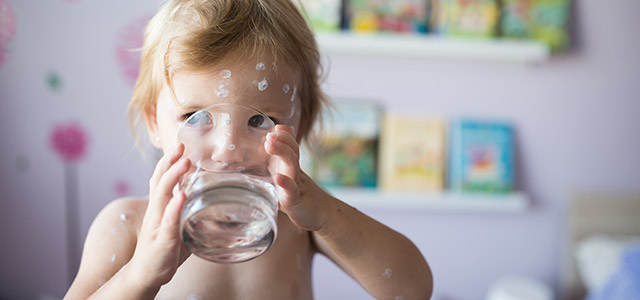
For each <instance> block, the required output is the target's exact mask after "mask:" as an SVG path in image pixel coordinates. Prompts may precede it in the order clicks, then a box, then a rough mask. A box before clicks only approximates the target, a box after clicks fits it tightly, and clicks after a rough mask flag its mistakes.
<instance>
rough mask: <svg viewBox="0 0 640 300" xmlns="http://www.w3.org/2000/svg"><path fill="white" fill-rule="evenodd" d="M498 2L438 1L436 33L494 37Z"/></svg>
mask: <svg viewBox="0 0 640 300" xmlns="http://www.w3.org/2000/svg"><path fill="white" fill-rule="evenodd" d="M499 12H500V9H499V5H498V1H497V0H436V1H435V2H434V13H435V14H436V17H435V19H434V22H435V23H436V26H435V27H436V31H437V32H439V33H441V34H444V35H451V36H464V37H492V36H495V35H496V33H497V28H498V19H499V18H498V16H499Z"/></svg>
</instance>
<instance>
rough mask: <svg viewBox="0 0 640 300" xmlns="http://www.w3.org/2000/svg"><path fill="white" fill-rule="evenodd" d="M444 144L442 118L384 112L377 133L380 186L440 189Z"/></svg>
mask: <svg viewBox="0 0 640 300" xmlns="http://www.w3.org/2000/svg"><path fill="white" fill-rule="evenodd" d="M445 144H446V143H445V123H444V121H442V120H441V119H438V118H431V117H425V116H415V115H413V116H411V115H401V114H390V115H387V116H386V117H385V118H384V121H383V125H382V133H381V136H380V160H379V161H380V163H379V164H380V172H379V176H378V178H379V179H380V187H381V188H383V189H385V190H400V191H406V190H418V191H430V192H440V191H442V190H443V188H444V169H445V158H444V157H445V151H446V150H445V146H446V145H445Z"/></svg>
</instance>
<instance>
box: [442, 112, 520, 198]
mask: <svg viewBox="0 0 640 300" xmlns="http://www.w3.org/2000/svg"><path fill="white" fill-rule="evenodd" d="M513 136H514V134H513V128H512V126H511V125H510V124H509V123H506V122H494V121H475V120H459V121H455V122H453V124H452V125H451V138H450V144H451V145H450V149H451V150H450V151H451V152H450V169H449V186H450V189H451V190H452V191H463V192H489V193H503V192H509V191H512V190H513V188H514V137H513Z"/></svg>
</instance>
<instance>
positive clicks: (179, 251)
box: [129, 144, 190, 288]
mask: <svg viewBox="0 0 640 300" xmlns="http://www.w3.org/2000/svg"><path fill="white" fill-rule="evenodd" d="M183 152H184V145H182V144H179V145H177V146H175V147H174V148H172V149H171V150H169V151H167V153H165V155H164V156H163V157H162V158H161V159H160V160H159V161H158V164H157V165H156V168H155V170H154V172H153V175H152V176H151V179H150V180H149V203H148V206H147V210H146V212H145V215H144V219H143V221H142V227H141V229H140V233H139V235H138V242H137V245H136V250H135V253H134V255H133V258H132V259H131V261H130V263H129V264H130V266H129V267H130V268H133V269H132V271H134V272H136V274H138V276H140V277H139V278H140V280H141V284H144V285H145V286H146V287H147V288H159V287H160V286H161V285H163V284H165V283H167V282H169V281H170V280H171V278H172V277H173V275H174V274H175V272H176V270H177V268H178V267H179V266H180V265H181V264H182V262H184V260H185V259H186V258H187V257H188V256H189V254H190V253H189V252H188V251H187V249H186V247H184V245H183V244H182V241H181V239H180V212H181V210H182V207H183V205H184V203H185V200H186V196H185V194H184V193H183V192H181V191H177V192H175V193H174V192H173V190H174V187H175V186H176V184H177V183H178V181H179V180H180V177H181V176H182V175H184V174H185V173H186V172H187V171H188V170H189V167H190V162H189V159H187V158H182V159H180V157H181V156H182V154H183Z"/></svg>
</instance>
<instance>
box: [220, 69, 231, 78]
mask: <svg viewBox="0 0 640 300" xmlns="http://www.w3.org/2000/svg"><path fill="white" fill-rule="evenodd" d="M220 76H221V77H222V78H224V79H229V78H231V71H230V70H222V71H220Z"/></svg>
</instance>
